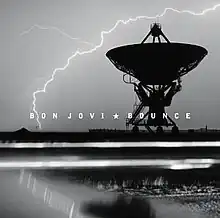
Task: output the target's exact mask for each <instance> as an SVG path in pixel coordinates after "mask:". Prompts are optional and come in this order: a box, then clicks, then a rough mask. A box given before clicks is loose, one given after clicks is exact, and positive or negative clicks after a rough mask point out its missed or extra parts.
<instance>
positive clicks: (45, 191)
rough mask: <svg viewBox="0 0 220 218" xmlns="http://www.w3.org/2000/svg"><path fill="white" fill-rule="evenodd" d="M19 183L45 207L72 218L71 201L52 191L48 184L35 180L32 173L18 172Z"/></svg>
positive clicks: (72, 207) (72, 208)
mask: <svg viewBox="0 0 220 218" xmlns="http://www.w3.org/2000/svg"><path fill="white" fill-rule="evenodd" d="M19 183H20V184H21V185H25V186H26V188H27V190H28V191H30V193H31V194H32V195H33V197H34V198H38V199H41V200H42V201H43V202H44V204H46V205H47V206H49V207H51V208H53V209H56V210H58V211H62V212H63V213H64V214H67V215H68V217H69V218H72V216H73V210H74V206H75V203H74V201H73V200H72V199H70V198H68V197H66V196H64V195H62V194H61V193H59V192H57V191H56V190H52V189H51V188H49V184H45V183H44V182H42V181H40V180H37V179H36V178H35V177H34V176H33V175H32V173H25V171H24V170H21V172H20V179H19Z"/></svg>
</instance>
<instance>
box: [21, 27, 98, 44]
mask: <svg viewBox="0 0 220 218" xmlns="http://www.w3.org/2000/svg"><path fill="white" fill-rule="evenodd" d="M34 29H39V30H53V31H56V32H58V33H60V34H61V35H63V36H65V37H67V38H68V39H70V40H78V41H79V42H81V43H84V44H88V45H91V46H95V45H94V44H93V43H91V42H87V41H83V40H81V39H80V38H75V37H72V36H71V35H69V34H68V33H66V32H64V31H63V30H61V29H59V28H57V27H54V26H41V25H38V24H35V25H33V26H32V27H31V28H29V29H27V30H25V31H24V32H22V33H20V36H24V35H26V34H29V33H30V32H31V31H33V30H34Z"/></svg>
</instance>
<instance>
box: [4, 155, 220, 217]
mask: <svg viewBox="0 0 220 218" xmlns="http://www.w3.org/2000/svg"><path fill="white" fill-rule="evenodd" d="M50 158H52V157H50ZM56 158H59V157H56ZM61 159H62V158H61ZM64 159H65V158H64V157H63V160H64ZM1 161H2V160H1ZM20 161H21V162H22V160H20ZM30 161H31V160H30ZM41 161H43V159H42V160H41ZM44 161H45V162H46V160H44ZM48 161H49V160H48ZM50 161H52V160H50ZM56 161H57V163H59V161H58V159H57V160H56ZM65 161H66V162H68V161H69V162H71V161H72V162H73V163H77V162H80V160H77V159H74V158H71V157H68V160H65ZM85 161H88V160H85ZM99 161H100V162H98V164H97V165H95V162H93V164H94V165H95V166H96V167H92V168H91V166H88V165H86V164H85V163H86V162H84V163H83V164H82V165H81V167H75V168H74V167H72V168H68V169H65V168H64V167H48V168H47V167H43V168H40V167H37V168H36V167H33V168H31V167H28V169H20V170H19V172H18V170H9V168H7V171H3V170H2V171H1V172H0V176H1V180H0V188H1V194H2V196H4V198H2V201H1V202H0V203H1V208H0V209H1V211H4V210H5V213H6V216H3V215H2V212H0V217H1V218H4V217H5V218H6V217H18V216H21V217H22V218H35V217H36V218H39V217H41V218H44V217H45V218H55V217H59V218H62V217H66V218H67V217H68V218H79V217H84V218H91V217H92V215H91V216H90V215H88V214H87V215H86V214H83V213H82V211H81V206H82V205H83V204H84V203H85V202H88V201H89V202H93V201H96V202H97V201H102V202H107V203H109V202H112V201H114V199H115V197H116V196H118V195H120V196H121V195H123V196H130V197H134V196H138V197H140V198H143V199H147V200H150V202H151V204H152V207H153V208H154V209H155V211H156V217H157V218H168V217H169V218H177V217H178V218H181V217H183V218H185V217H187V218H190V217H212V218H214V217H216V218H217V217H220V210H219V208H220V174H219V168H220V164H218V163H219V162H220V161H219V160H218V159H185V160H183V159H182V160H177V159H175V160H172V159H170V160H162V159H160V160H149V159H148V160H143V162H142V164H139V163H140V162H141V161H142V160H130V161H131V162H130V165H129V163H128V162H123V160H117V161H118V162H114V161H113V162H114V164H112V163H111V160H99ZM101 161H108V162H107V163H109V165H107V167H106V165H102V164H100V163H101ZM127 161H129V160H127ZM132 161H133V162H132ZM144 161H145V162H144ZM23 162H25V160H23ZM15 163H17V164H19V161H18V160H16V161H15V160H14V163H13V164H15ZM90 163H91V162H90ZM96 163H97V162H96ZM105 163H106V162H105ZM115 163H117V165H116V164H115ZM121 163H123V164H124V165H123V164H121ZM125 163H126V165H125ZM134 163H136V164H137V165H136V167H135V164H134ZM143 163H144V164H145V165H143ZM61 164H62V163H61ZM87 164H88V162H87ZM120 164H121V165H120ZM175 164H176V167H174V168H175V169H178V170H173V169H172V167H171V166H172V165H173V166H174V165H175ZM178 164H179V165H178ZM182 164H183V165H185V167H183V168H182V167H181V166H182ZM187 164H188V166H187ZM83 165H85V167H82V166H83ZM195 165H197V166H196V168H195V167H194V166H195ZM198 165H199V166H200V167H198ZM208 165H212V166H211V167H209V168H207V166H208ZM100 166H101V167H100ZM111 166H114V167H111ZM116 166H118V167H116ZM125 166H126V167H125ZM140 166H141V167H140ZM143 166H144V167H143ZM158 166H159V167H158ZM186 166H187V167H186ZM189 166H190V167H189ZM202 166H203V167H204V168H201V167H202ZM18 167H19V165H18V166H17V168H18ZM188 168H190V169H188ZM5 208H7V209H5ZM134 210H136V211H138V210H139V209H137V208H136V209H134ZM16 211H18V212H16ZM32 214H33V215H32ZM134 214H135V213H134ZM93 217H94V216H93ZM95 217H96V216H95ZM134 217H135V218H138V217H137V216H134ZM100 218H106V217H100ZM110 218H116V217H110ZM120 218H123V214H122V215H121V216H120Z"/></svg>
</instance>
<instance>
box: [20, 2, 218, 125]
mask: <svg viewBox="0 0 220 218" xmlns="http://www.w3.org/2000/svg"><path fill="white" fill-rule="evenodd" d="M218 7H220V4H216V5H214V6H213V7H211V8H207V9H205V10H203V11H201V12H199V13H196V12H193V11H190V10H177V9H174V8H165V9H164V11H163V12H162V13H161V14H158V15H156V16H137V17H135V18H129V19H127V20H118V21H117V22H116V23H115V25H114V26H113V27H112V28H111V29H109V30H104V31H102V32H101V41H100V43H99V44H98V45H96V46H94V47H93V48H92V49H90V50H85V51H79V50H77V51H76V52H74V53H73V54H72V55H71V56H70V57H69V58H68V60H67V63H66V65H65V66H64V67H61V68H56V69H55V70H54V71H53V73H52V75H51V78H50V79H49V80H47V82H46V83H45V84H44V86H43V88H42V89H38V90H36V91H35V92H33V102H32V105H33V107H32V108H33V110H32V111H33V112H34V113H35V115H36V121H37V123H38V127H39V129H42V125H41V122H40V120H39V114H38V112H37V109H36V100H37V98H36V95H37V94H39V93H45V92H46V89H47V86H48V85H49V84H50V83H51V82H52V81H53V80H54V78H55V76H56V73H57V72H59V71H64V70H66V69H67V67H68V66H69V64H70V61H71V60H73V59H74V58H75V57H77V56H82V55H86V54H91V53H93V52H95V51H96V50H97V49H99V48H101V47H102V45H103V43H104V36H105V35H108V34H110V33H111V32H113V31H114V30H115V29H116V28H117V27H118V26H119V25H120V24H124V25H126V24H129V23H131V22H136V21H138V20H141V19H148V20H150V19H151V20H152V19H157V18H161V17H163V16H165V15H166V13H167V12H168V11H172V12H175V13H179V14H183V13H187V14H190V15H193V16H203V15H205V14H206V13H208V12H210V11H215V10H216V9H217V8H218ZM35 27H38V28H39V26H36V25H35ZM32 29H33V28H31V29H29V31H26V32H24V33H28V32H30V31H31V30H32ZM53 29H55V30H58V28H56V27H53ZM58 31H59V30H58ZM24 33H23V34H24Z"/></svg>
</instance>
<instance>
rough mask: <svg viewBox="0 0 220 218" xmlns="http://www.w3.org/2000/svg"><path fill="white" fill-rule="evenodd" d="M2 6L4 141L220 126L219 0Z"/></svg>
mask: <svg viewBox="0 0 220 218" xmlns="http://www.w3.org/2000/svg"><path fill="white" fill-rule="evenodd" d="M0 8H1V9H0V10H1V11H0V14H1V17H2V19H0V27H1V40H0V45H1V51H0V53H1V62H0V64H1V72H2V77H1V86H0V87H1V88H2V92H1V93H2V95H0V102H1V113H0V130H1V131H2V132H4V133H5V134H1V135H2V136H1V137H0V138H1V139H2V140H6V139H7V140H9V138H10V137H11V138H13V139H14V140H19V139H17V138H19V137H20V139H21V138H24V139H26V140H29V141H30V138H32V139H33V138H34V140H35V141H36V140H37V138H38V139H39V140H40V138H41V140H42V141H45V140H49V139H51V140H52V138H54V139H55V138H56V137H57V138H59V137H58V136H57V134H61V133H63V132H66V134H68V133H74V134H76V137H75V138H77V137H78V138H79V140H82V139H83V138H88V139H89V140H93V136H91V135H94V132H96V133H97V132H98V133H99V134H98V133H97V134H96V136H97V138H98V139H97V140H103V139H102V135H103V132H104V133H106V132H107V133H109V134H108V135H105V136H104V139H106V140H113V139H114V140H117V141H119V140H126V138H127V137H129V135H131V134H132V133H140V134H142V135H143V137H145V138H146V135H148V136H149V137H150V136H152V135H155V134H157V135H178V134H180V135H181V136H180V138H181V140H183V138H184V137H185V136H188V137H189V135H190V136H191V135H194V136H195V137H197V138H198V137H200V136H201V135H202V137H203V138H204V140H205V138H206V137H207V138H208V139H211V138H212V137H217V136H218V135H219V126H220V121H219V119H218V117H219V114H218V111H219V107H220V105H219V84H218V81H219V80H218V78H219V75H218V74H219V69H218V65H219V64H218V63H219V60H218V58H219V52H220V51H219V46H218V44H219V36H220V35H219V34H220V33H219V31H218V20H219V19H218V16H219V11H220V3H219V2H218V1H217V0H209V1H207V0H193V1H184V2H183V1H181V0H178V1H173V0H166V1H162V0H161V1H160V0H159V1H154V3H152V1H148V0H145V1H143V0H139V1H125V0H119V1H118V0H117V1H104V2H103V1H100V0H93V1H88V0H83V1H77V0H73V1H72V0H65V1H62V2H61V1H58V0H46V1H42V0H40V1H34V0H31V1H29V0H19V1H14V0H7V1H6V0H2V1H1V2H0ZM6 132H7V133H8V132H10V133H12V132H13V133H14V134H13V136H9V135H7V134H6ZM48 132H50V133H51V135H50V136H45V135H44V134H46V133H48ZM79 132H80V133H82V132H83V133H85V134H86V133H88V132H89V133H90V135H89V134H86V135H79V134H78V133H79ZM34 133H35V136H34ZM36 133H39V134H38V135H36ZM40 133H41V134H40ZM124 133H126V134H127V135H128V136H126V137H123V136H122V135H123V134H124ZM77 134H78V135H77ZM17 135H19V137H17ZM24 135H25V136H24ZM204 135H205V136H204ZM210 135H211V136H210ZM60 137H62V140H63V138H66V137H65V136H60ZM68 137H71V136H70V135H68ZM132 137H134V136H132ZM72 138H74V137H72ZM134 138H135V137H134ZM171 138H172V137H171ZM57 140H58V139H57ZM62 140H61V141H62ZM72 140H73V139H72ZM143 140H144V139H143ZM145 140H146V139H145ZM95 141H96V140H95Z"/></svg>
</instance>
